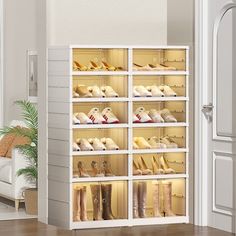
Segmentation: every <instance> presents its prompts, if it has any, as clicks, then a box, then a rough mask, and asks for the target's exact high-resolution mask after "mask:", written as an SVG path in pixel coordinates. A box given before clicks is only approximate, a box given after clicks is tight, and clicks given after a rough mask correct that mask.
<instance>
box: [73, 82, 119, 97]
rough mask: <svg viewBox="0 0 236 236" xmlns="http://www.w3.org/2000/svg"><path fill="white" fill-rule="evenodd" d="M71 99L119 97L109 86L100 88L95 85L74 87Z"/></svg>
mask: <svg viewBox="0 0 236 236" xmlns="http://www.w3.org/2000/svg"><path fill="white" fill-rule="evenodd" d="M73 97H74V98H79V97H83V98H91V97H97V98H105V97H119V94H118V93H117V92H116V91H115V90H114V89H113V88H112V87H111V86H107V85H104V86H101V87H100V88H99V87H98V86H97V85H94V86H86V85H78V86H76V87H74V90H73Z"/></svg>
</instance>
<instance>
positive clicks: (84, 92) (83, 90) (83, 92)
mask: <svg viewBox="0 0 236 236" xmlns="http://www.w3.org/2000/svg"><path fill="white" fill-rule="evenodd" d="M75 92H76V93H78V94H79V96H81V97H84V98H91V97H92V96H93V95H92V93H91V92H89V90H88V87H87V86H86V85H83V84H80V85H78V86H77V89H76V90H75Z"/></svg>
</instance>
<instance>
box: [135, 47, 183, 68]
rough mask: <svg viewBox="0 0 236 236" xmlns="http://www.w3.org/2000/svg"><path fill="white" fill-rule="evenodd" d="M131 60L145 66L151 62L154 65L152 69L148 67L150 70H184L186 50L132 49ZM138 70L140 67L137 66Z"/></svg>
mask: <svg viewBox="0 0 236 236" xmlns="http://www.w3.org/2000/svg"><path fill="white" fill-rule="evenodd" d="M133 62H134V63H135V64H138V65H141V66H146V65H148V64H151V65H153V66H154V69H151V68H150V70H151V71H153V70H156V71H175V70H177V71H185V70H186V50H185V49H134V50H133ZM157 65H158V66H159V67H158V66H157ZM158 68H160V69H158ZM134 70H135V69H134ZM138 70H141V71H142V68H139V69H138ZM144 70H149V69H144Z"/></svg>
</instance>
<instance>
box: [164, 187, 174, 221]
mask: <svg viewBox="0 0 236 236" xmlns="http://www.w3.org/2000/svg"><path fill="white" fill-rule="evenodd" d="M163 195H164V212H165V216H175V214H174V213H173V211H172V183H171V182H168V183H164V184H163Z"/></svg>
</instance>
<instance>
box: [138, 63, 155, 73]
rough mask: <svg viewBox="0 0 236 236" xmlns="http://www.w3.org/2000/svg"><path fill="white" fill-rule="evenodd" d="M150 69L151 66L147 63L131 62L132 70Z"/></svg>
mask: <svg viewBox="0 0 236 236" xmlns="http://www.w3.org/2000/svg"><path fill="white" fill-rule="evenodd" d="M149 70H152V68H151V67H150V66H149V64H147V65H145V66H141V65H139V64H137V63H133V71H149Z"/></svg>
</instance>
